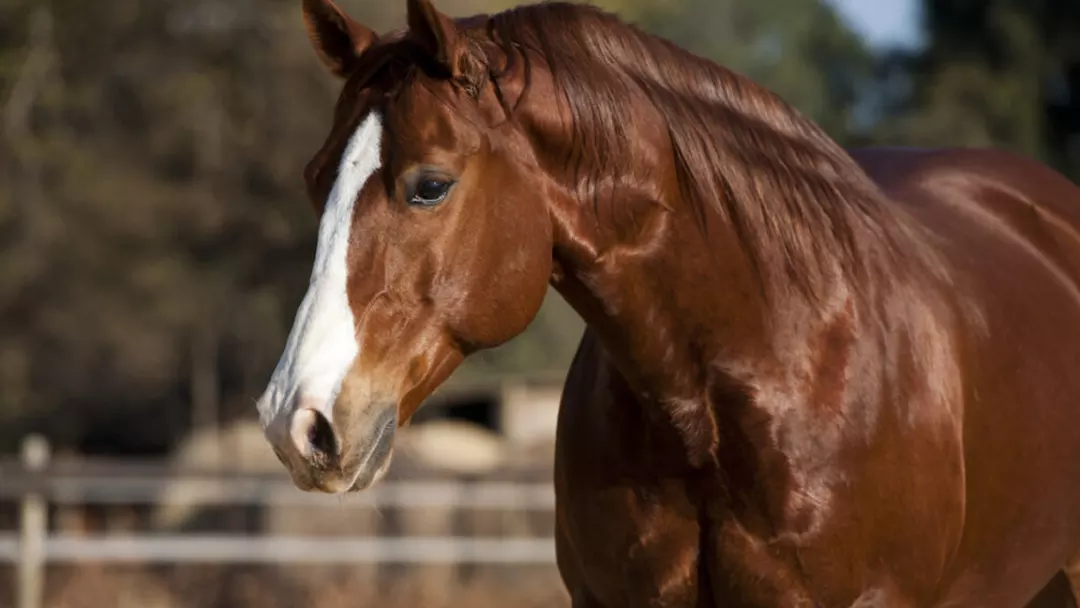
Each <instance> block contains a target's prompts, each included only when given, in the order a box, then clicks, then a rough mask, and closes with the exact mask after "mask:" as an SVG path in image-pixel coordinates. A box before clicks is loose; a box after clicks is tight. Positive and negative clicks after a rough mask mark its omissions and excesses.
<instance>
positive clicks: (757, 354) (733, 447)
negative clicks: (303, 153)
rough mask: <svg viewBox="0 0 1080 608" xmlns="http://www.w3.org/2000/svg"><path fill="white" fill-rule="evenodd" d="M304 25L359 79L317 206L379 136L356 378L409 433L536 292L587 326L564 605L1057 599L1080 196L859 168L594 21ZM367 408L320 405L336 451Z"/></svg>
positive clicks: (325, 158) (353, 300)
mask: <svg viewBox="0 0 1080 608" xmlns="http://www.w3.org/2000/svg"><path fill="white" fill-rule="evenodd" d="M305 6H306V7H307V8H308V11H307V15H308V23H309V29H310V31H312V32H313V33H314V34H315V35H314V36H313V38H314V40H315V42H316V46H317V48H318V49H319V51H320V56H322V57H323V59H324V61H325V62H326V63H327V65H328V67H329V68H330V69H331V70H332V71H333V72H334V73H337V74H339V75H340V76H342V77H344V78H346V79H347V80H346V82H345V86H344V89H343V92H342V97H341V100H340V102H339V106H338V109H337V112H336V115H335V120H334V126H333V129H332V132H331V134H330V137H329V138H328V140H327V145H326V146H325V147H324V148H323V150H322V151H320V153H319V154H318V155H317V156H316V157H315V159H314V160H313V161H312V163H311V165H310V166H309V168H308V172H307V177H308V182H309V186H310V189H311V192H312V198H313V200H314V201H316V205H317V206H318V205H319V201H321V200H324V199H325V198H326V196H327V193H328V191H329V189H330V187H331V184H332V182H333V175H332V174H333V171H332V169H333V168H334V167H336V166H337V163H338V159H339V158H340V157H341V154H342V150H343V148H344V145H345V141H346V140H347V139H348V137H349V136H350V135H351V133H352V131H353V130H355V129H356V126H357V123H358V121H359V120H360V119H361V117H362V116H364V115H365V114H366V113H368V112H370V111H372V109H373V108H378V109H380V111H382V112H384V113H385V114H386V133H385V136H384V142H383V149H382V155H383V160H384V163H383V165H384V168H383V169H381V170H380V171H379V173H378V178H377V179H376V178H373V179H372V180H371V181H370V182H368V184H367V185H366V187H365V188H364V189H363V190H362V192H361V193H360V195H359V198H358V203H357V204H358V206H357V211H356V217H355V218H354V220H353V226H352V231H353V235H354V238H353V240H352V241H351V243H352V244H351V248H352V249H351V251H350V254H349V260H350V270H351V271H355V272H353V274H351V275H350V280H349V302H350V305H351V306H352V308H353V311H354V314H355V315H356V317H357V318H358V319H363V322H362V323H360V324H359V325H358V328H357V332H358V336H361V337H363V344H364V348H363V350H362V352H361V359H360V363H358V364H357V365H356V368H355V369H356V370H357V371H356V372H355V374H354V375H352V376H350V377H348V378H346V386H353V385H357V384H356V383H357V382H360V381H361V380H363V382H367V383H368V384H364V385H363V386H368V385H369V384H370V383H371V382H374V380H371V378H377V379H378V382H380V383H381V384H380V385H379V386H385V387H387V388H385V389H380V390H382V392H380V393H379V394H380V395H384V396H388V397H387V398H392V399H393V400H396V407H397V415H398V420H399V422H402V423H403V422H405V421H407V420H408V418H409V416H410V415H411V414H412V412H413V411H414V410H415V408H416V407H418V405H419V403H420V402H421V401H422V399H423V398H424V397H426V396H427V395H428V394H429V393H430V392H431V390H433V389H434V388H435V387H436V386H437V385H438V384H439V383H440V382H442V380H443V379H445V378H446V377H447V375H449V374H450V373H451V372H452V370H453V369H454V367H456V365H457V364H458V363H459V362H460V361H461V360H462V359H463V358H464V357H465V356H467V355H468V354H469V353H471V352H473V351H475V350H477V349H480V348H487V347H490V346H494V345H496V344H499V343H501V342H504V341H505V340H508V339H510V338H512V337H513V336H515V335H517V334H518V333H520V332H521V331H523V330H524V328H525V326H526V325H527V324H528V322H529V321H530V320H531V319H532V317H533V315H535V313H536V310H537V309H538V307H539V305H540V301H541V300H542V298H543V292H544V286H545V285H546V284H547V283H550V284H551V285H553V286H554V287H555V288H556V289H557V290H559V292H560V293H561V294H562V295H563V296H564V297H565V298H566V300H567V301H568V302H569V303H570V304H571V305H572V306H574V308H575V309H576V310H577V311H578V312H579V313H580V314H581V316H582V317H583V318H584V320H585V321H586V322H587V324H588V330H587V332H586V334H585V336H584V338H583V340H582V343H581V346H580V349H579V351H578V353H577V356H576V358H575V360H574V363H573V366H572V368H571V370H570V373H569V377H568V379H567V383H566V388H565V393H564V397H563V403H562V407H561V410H560V414H559V427H558V445H557V459H556V477H555V487H556V493H557V498H558V503H557V524H558V529H557V553H558V562H559V568H560V570H561V572H562V574H563V578H564V580H565V582H566V585H567V588H568V590H569V592H570V594H571V595H572V597H573V602H574V605H575V606H576V607H579V608H583V607H591V606H598V607H599V606H602V607H606V608H616V607H624V606H625V607H634V606H665V607H704V606H746V607H767V606H768V607H771V606H827V607H833V606H836V607H847V606H918V607H922V606H941V607H945V606H965V607H998V606H1000V607H1019V606H1024V605H1026V604H1027V603H1028V602H1033V603H1031V604H1030V605H1032V606H1069V605H1075V604H1074V603H1072V602H1073V600H1072V598H1071V593H1069V590H1068V584H1067V583H1068V580H1067V579H1066V578H1064V575H1063V574H1061V573H1062V569H1063V568H1064V566H1065V565H1066V563H1067V561H1069V560H1070V559H1071V558H1072V557H1073V556H1074V555H1076V554H1077V553H1078V552H1080V373H1077V371H1078V369H1080V367H1078V364H1080V190H1078V189H1077V188H1076V187H1075V186H1074V185H1073V184H1071V183H1069V182H1068V181H1067V180H1065V179H1064V178H1062V177H1061V176H1059V175H1057V174H1055V173H1053V172H1052V171H1050V170H1049V169H1047V168H1045V167H1043V166H1041V165H1039V164H1036V163H1034V162H1031V161H1028V160H1025V159H1022V158H1017V157H1014V156H1010V155H1007V154H1004V153H1000V152H992V151H970V150H888V149H879V150H862V151H855V152H850V153H849V152H846V151H844V150H843V149H841V148H840V147H839V146H838V145H837V144H835V143H834V142H833V141H832V140H831V139H830V138H829V137H828V136H827V135H826V134H824V133H823V132H821V130H820V129H818V128H817V127H816V126H815V125H813V124H812V123H811V122H810V121H808V120H806V119H805V118H803V117H801V116H800V115H799V114H798V113H797V112H796V111H795V110H793V109H792V108H790V107H788V106H786V105H785V104H784V103H783V102H782V101H781V100H779V99H778V98H777V97H775V96H774V95H772V94H771V93H769V92H768V91H766V90H764V89H763V88H761V87H759V86H757V85H755V84H754V83H752V82H750V81H749V80H747V79H745V78H743V77H741V76H738V75H736V74H733V73H731V72H729V71H727V70H725V69H724V68H722V67H719V66H716V65H715V64H712V63H710V62H708V61H705V60H703V59H700V58H697V57H694V56H692V55H690V54H689V53H686V52H684V51H682V50H681V49H679V48H678V47H675V46H673V45H671V44H668V43H666V42H664V41H661V40H659V39H656V38H653V37H650V36H647V35H645V34H642V33H640V32H638V31H637V30H635V29H633V28H631V27H628V26H626V25H624V24H622V23H621V22H619V21H618V20H616V19H615V18H613V17H611V16H609V15H606V14H604V13H601V12H600V11H597V10H595V9H592V8H588V7H583V6H573V5H566V4H547V5H537V6H526V7H519V8H518V9H515V10H513V11H509V12H506V13H502V14H499V15H494V16H491V17H488V16H479V17H475V18H471V19H468V20H462V21H459V22H456V23H455V22H452V21H451V20H449V19H448V18H446V17H445V16H442V15H441V14H439V13H437V12H436V11H435V10H434V9H433V8H432V7H431V5H430V4H429V3H428V2H427V1H426V0H410V2H409V23H410V27H409V29H408V30H407V31H406V32H400V33H396V34H392V35H390V36H388V37H384V38H381V39H375V37H374V36H373V35H371V34H370V33H369V32H367V31H366V30H365V29H363V28H362V27H361V26H358V24H355V23H354V22H352V21H351V20H348V19H347V18H345V17H341V20H339V19H338V18H337V17H334V15H335V14H337V13H334V12H329V11H328V9H327V7H332V4H330V3H328V2H326V1H325V0H309V1H307V2H306V3H305ZM342 32H347V33H348V35H344V34H342ZM416 167H436V168H437V169H438V170H439V171H442V172H445V173H446V174H448V175H452V176H453V177H454V178H455V180H456V182H457V184H456V185H455V186H454V188H455V189H454V190H453V191H452V192H453V194H452V195H451V196H450V198H448V199H447V201H446V202H444V203H442V205H441V206H440V207H437V208H435V209H431V210H423V211H417V210H415V209H409V208H407V205H405V204H404V203H403V202H402V201H401V199H400V194H399V191H400V189H401V183H402V181H403V180H405V179H406V178H407V176H408V175H409V171H414V170H417V169H416ZM358 235H359V236H358ZM361 237H362V238H361ZM387 294H389V295H387ZM357 379H360V380H357ZM365 390H366V391H368V393H370V392H371V390H372V389H365ZM368 393H363V394H365V395H366V394H368ZM354 395H360V396H354ZM363 399H364V397H363V396H362V395H361V392H354V393H350V392H349V391H348V390H345V391H343V395H342V397H340V398H339V401H338V404H337V407H339V408H340V410H336V413H335V418H338V417H339V415H340V419H336V420H335V421H334V424H335V426H336V427H337V430H336V432H337V433H338V435H339V441H341V442H342V443H343V444H344V445H345V449H346V451H348V449H350V448H351V447H352V445H351V444H350V441H351V440H352V441H354V442H355V440H354V439H353V436H352V435H351V433H352V432H353V427H354V426H355V424H356V423H354V422H352V421H350V420H349V415H350V414H349V412H351V411H353V410H352V409H351V408H354V407H359V406H360V405H364V404H363V403H361V401H362V400H363ZM357 436H360V435H359V434H358V435H357ZM342 471H345V469H344V468H343V469H342ZM354 489H361V488H360V487H354ZM1040 590H1042V591H1041V594H1040ZM1036 594H1040V595H1039V596H1038V597H1036Z"/></svg>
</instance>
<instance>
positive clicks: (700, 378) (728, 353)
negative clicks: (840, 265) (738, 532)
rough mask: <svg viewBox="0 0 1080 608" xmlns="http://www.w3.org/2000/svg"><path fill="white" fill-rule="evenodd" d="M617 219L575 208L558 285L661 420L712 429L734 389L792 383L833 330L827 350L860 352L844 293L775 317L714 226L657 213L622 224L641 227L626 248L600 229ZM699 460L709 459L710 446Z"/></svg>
mask: <svg viewBox="0 0 1080 608" xmlns="http://www.w3.org/2000/svg"><path fill="white" fill-rule="evenodd" d="M613 204H616V205H617V204H619V202H618V201H614V202H613ZM612 211H614V212H615V213H614V214H612V213H611V212H612ZM619 211H620V210H618V209H614V210H612V209H604V208H600V209H599V210H598V211H594V210H592V209H589V208H581V207H578V208H577V210H576V211H575V213H577V214H580V215H577V216H575V217H574V218H572V219H571V220H567V221H563V222H557V226H556V231H555V238H556V261H557V262H558V263H559V265H560V267H561V269H560V271H559V276H557V277H556V279H555V280H554V281H553V284H554V285H555V287H556V289H558V290H559V291H560V293H561V294H562V295H563V296H564V297H565V298H566V300H567V301H568V302H569V303H570V304H571V305H572V306H574V308H575V309H576V310H577V311H578V312H579V313H580V314H581V315H582V317H583V318H584V319H585V321H586V322H587V323H588V324H589V325H590V327H591V328H592V329H593V331H595V332H596V334H597V336H598V337H599V338H600V340H601V342H602V343H603V345H604V347H605V350H606V351H607V352H608V354H609V355H610V357H611V358H612V360H613V362H614V363H615V365H616V366H617V367H618V368H619V370H620V371H621V372H622V375H623V376H625V377H626V379H627V381H628V382H629V384H630V385H631V386H632V388H633V389H634V390H635V392H636V393H637V395H638V397H639V401H641V402H642V403H643V404H646V405H647V406H651V407H659V408H665V409H667V410H668V412H667V415H665V416H661V417H660V418H661V419H669V420H672V421H673V422H675V423H676V424H684V423H685V425H686V426H688V427H697V428H700V427H701V423H702V422H711V423H712V424H716V423H717V420H716V419H715V416H716V415H717V412H718V411H719V410H721V409H723V406H722V404H717V403H716V401H717V400H723V399H728V398H730V397H731V395H732V394H733V393H732V388H733V385H734V386H738V385H740V384H742V385H754V384H756V383H758V382H759V381H761V380H762V379H763V377H764V376H765V375H769V374H771V375H773V376H775V377H777V378H783V377H788V376H791V375H792V374H794V373H795V370H793V369H789V368H790V367H791V366H793V365H796V364H797V363H796V361H797V360H799V359H800V358H802V359H805V353H806V352H807V351H820V350H821V347H819V346H817V344H820V343H821V341H822V339H821V336H822V334H823V333H824V332H828V331H830V327H831V328H832V331H833V332H834V334H835V335H834V338H835V339H833V341H832V343H831V344H832V346H829V348H834V349H835V348H841V349H843V348H846V344H845V341H848V342H850V341H852V340H854V332H852V331H849V330H851V328H850V323H851V322H852V319H851V310H850V304H851V303H850V301H849V299H848V298H847V297H846V294H845V292H844V291H843V289H841V288H840V287H837V288H835V289H833V290H832V292H831V296H830V297H829V298H827V300H826V302H827V303H826V305H825V306H823V307H811V306H809V305H807V304H800V303H799V300H798V299H797V298H795V297H792V298H791V299H790V301H787V302H785V303H784V305H783V306H776V305H775V304H774V305H772V306H770V305H769V303H768V302H766V300H765V298H764V296H763V295H762V290H761V284H760V279H759V278H758V276H757V275H756V274H755V272H754V268H753V266H752V264H751V262H750V258H749V256H747V255H746V253H745V252H744V251H742V249H741V247H740V246H739V245H738V243H739V240H738V239H737V238H735V234H734V233H733V231H732V230H731V229H730V228H729V227H728V226H727V225H726V224H725V223H724V222H722V221H720V219H719V217H718V216H717V217H710V218H706V219H707V220H708V224H707V226H706V230H704V231H703V230H702V229H701V227H700V226H699V225H697V224H695V221H696V220H695V218H694V216H693V215H692V213H689V212H687V213H680V212H678V211H677V210H676V211H669V210H665V209H663V208H662V206H660V205H653V206H651V207H636V208H634V209H630V210H624V212H625V213H636V214H637V215H636V217H634V218H633V219H632V221H627V224H632V225H635V226H637V227H638V230H636V231H635V232H633V233H631V235H630V236H631V238H629V239H628V238H625V237H626V231H625V230H623V229H620V228H616V227H611V226H605V227H599V226H598V224H601V223H602V218H604V217H618V215H619ZM588 214H594V215H593V217H599V218H601V220H599V221H596V220H593V221H590V220H589V215H588ZM586 227H590V228H586ZM620 237H621V238H620ZM601 243H607V245H603V244H601ZM845 324H846V325H845ZM845 332H846V333H845ZM838 343H839V346H837V344H838ZM796 353H799V354H798V355H796ZM781 384H782V382H780V381H778V382H770V384H769V386H770V387H774V388H775V387H778V386H780V385H781ZM748 388H750V387H749V386H748ZM753 388H757V387H756V386H754V387H753ZM777 390H787V389H777ZM736 392H738V391H736ZM719 415H720V416H723V415H724V412H722V411H720V413H719ZM680 417H682V418H683V419H684V420H682V421H680ZM691 417H699V418H701V419H700V420H691V419H690V418H691ZM707 439H708V438H707V437H702V438H701V440H702V441H705V440H707ZM691 449H692V450H693V449H695V448H694V447H693V446H691ZM696 449H697V450H698V451H699V452H701V453H699V454H698V458H703V457H704V456H705V454H704V452H705V451H708V450H711V446H705V445H699V446H696ZM692 459H693V457H692Z"/></svg>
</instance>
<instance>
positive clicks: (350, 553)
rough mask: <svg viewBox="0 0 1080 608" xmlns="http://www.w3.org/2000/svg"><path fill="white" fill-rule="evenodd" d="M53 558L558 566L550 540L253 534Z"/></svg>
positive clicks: (120, 539)
mask: <svg viewBox="0 0 1080 608" xmlns="http://www.w3.org/2000/svg"><path fill="white" fill-rule="evenodd" d="M45 553H46V555H47V556H48V561H49V562H54V563H71V562H135V563H147V564H150V563H154V564H185V563H186V564H191V563H201V564H237V563H242V564H279V563H303V564H312V565H317V564H342V563H359V564H363V563H367V564H374V563H378V564H405V565H434V564H443V565H450V564H476V565H551V564H554V563H555V542H554V540H553V539H550V538H493V539H485V538H456V537H425V538H349V539H340V538H290V537H270V538H259V537H250V536H192V535H183V536H179V535H177V536H169V535H163V536H150V535H147V536H131V537H126V536H98V537H92V536H91V537H81V536H80V537H65V536H59V537H57V536H53V537H50V538H48V539H47V540H46V541H45ZM18 558H19V539H18V538H17V537H15V536H14V535H0V562H14V561H16V560H17V559H18Z"/></svg>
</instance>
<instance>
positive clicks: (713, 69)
mask: <svg viewBox="0 0 1080 608" xmlns="http://www.w3.org/2000/svg"><path fill="white" fill-rule="evenodd" d="M489 28H490V29H489V31H488V32H486V33H487V34H488V35H490V36H491V37H492V38H494V40H495V42H496V43H497V44H499V45H500V46H502V47H503V49H504V50H505V51H507V52H512V51H513V50H514V48H515V47H516V48H517V49H521V50H524V51H528V52H531V53H533V54H535V55H538V56H539V57H541V58H542V59H543V61H545V62H546V64H547V67H548V69H549V70H550V71H551V73H552V77H553V79H554V83H555V86H556V88H557V89H558V90H561V92H562V93H563V95H565V99H564V100H560V102H561V103H568V105H569V111H570V115H571V116H572V117H573V127H572V128H573V140H572V145H571V146H570V150H568V155H569V156H570V157H569V158H567V159H566V160H567V162H568V163H569V164H571V165H572V167H571V169H572V170H573V171H574V174H575V175H577V176H578V184H577V185H578V186H579V187H580V188H583V189H584V193H586V194H587V195H588V196H593V197H596V196H600V190H601V189H603V188H604V187H605V186H604V184H610V183H611V181H612V177H613V176H617V175H618V174H619V172H620V171H625V167H626V166H627V165H626V160H627V159H628V158H629V156H628V154H629V153H630V151H631V142H630V140H629V137H628V133H627V127H626V122H625V121H626V120H627V117H628V116H631V115H632V112H631V111H630V110H631V104H632V103H633V101H634V99H635V95H631V94H629V93H630V92H631V91H634V92H639V93H638V95H636V98H637V99H640V98H641V94H640V93H644V94H645V95H646V96H647V98H648V99H649V100H651V102H652V103H653V104H654V105H655V107H656V109H657V110H658V111H659V112H660V113H661V114H662V115H663V117H664V119H665V121H666V123H667V128H668V130H669V135H670V138H671V142H672V145H673V147H674V151H675V159H674V161H675V165H676V168H677V171H678V181H679V186H680V188H681V190H682V192H681V194H682V196H683V197H684V198H685V199H686V200H688V201H689V202H690V203H691V204H693V205H694V206H695V207H696V211H697V213H698V214H699V215H700V214H703V213H704V212H705V211H706V210H707V207H706V206H707V205H713V208H714V209H717V207H718V209H717V210H718V211H719V212H720V213H722V214H723V215H724V216H725V218H726V220H727V221H729V222H730V223H731V225H732V227H733V228H734V230H735V232H736V233H737V235H738V237H739V238H740V239H741V241H742V244H743V246H744V247H745V249H746V250H747V252H748V253H749V255H750V257H751V259H752V261H753V263H754V264H755V266H756V267H757V268H756V269H757V271H758V274H759V276H760V277H761V280H762V286H763V287H766V286H767V285H766V283H773V285H774V286H775V285H776V283H775V281H776V280H777V279H779V280H780V281H779V283H780V284H793V285H794V286H795V287H797V288H800V290H801V291H802V292H803V293H805V294H806V295H808V296H811V297H812V296H814V293H815V291H817V290H816V287H818V286H820V285H823V284H824V282H823V281H824V280H825V277H826V276H829V275H830V274H832V273H833V272H834V270H837V269H838V270H839V271H840V272H841V273H843V274H844V275H846V278H847V279H848V282H849V284H850V287H852V288H853V289H859V288H860V285H861V284H862V283H864V282H865V280H866V279H868V278H869V276H870V274H875V273H874V272H873V271H872V270H871V269H869V268H868V266H879V265H880V264H881V263H885V264H888V265H889V266H893V264H891V263H890V262H889V260H890V259H891V260H893V261H895V260H896V259H897V258H904V257H911V256H914V257H920V256H925V255H926V252H927V250H928V248H926V247H924V246H920V244H919V243H913V242H912V241H911V240H912V239H915V238H917V237H915V233H914V232H913V231H912V228H911V226H909V225H908V222H906V221H905V219H904V217H903V216H902V215H901V214H900V213H898V212H897V211H896V210H895V209H893V207H892V206H891V205H889V204H888V202H887V201H886V200H885V197H884V194H883V193H882V192H881V191H880V189H879V188H878V187H877V186H876V185H875V184H874V183H873V182H872V181H871V180H870V178H869V177H868V176H867V175H866V174H865V173H864V172H863V171H862V169H861V167H859V166H858V164H857V163H856V162H855V161H854V160H853V159H852V158H851V157H850V156H849V155H848V154H847V153H846V152H845V151H844V150H843V148H841V147H840V146H839V145H838V144H837V143H836V142H834V141H833V140H832V139H831V138H830V137H829V136H828V135H827V134H825V133H824V132H823V131H822V130H821V129H820V128H819V127H818V126H817V125H815V124H814V123H813V122H812V121H810V120H808V119H807V118H805V117H803V116H802V115H801V114H799V113H798V112H797V111H796V110H795V109H794V108H792V107H791V106H789V105H788V104H786V103H785V102H784V101H783V100H781V99H780V98H779V97H778V96H777V95H775V94H773V93H771V92H770V91H768V90H766V89H764V88H763V87H760V86H758V85H757V84H755V83H753V82H752V81H750V80H749V79H747V78H744V77H742V76H740V75H737V74H735V73H733V72H732V71H730V70H728V69H725V68H723V67H721V66H718V65H717V64H715V63H713V62H711V61H708V60H706V59H703V58H700V57H697V56H695V55H693V54H691V53H689V52H687V51H685V50H683V49H681V48H679V47H678V46H676V45H674V44H671V43H670V42H667V41H665V40H663V39H661V38H658V37H654V36H651V35H649V34H647V33H644V32H642V31H641V30H639V29H637V28H635V27H633V26H631V25H628V24H625V23H623V22H622V21H620V20H619V19H618V18H616V17H615V16H613V15H610V14H608V13H605V12H603V11H601V10H599V9H596V8H594V7H590V6H587V5H577V4H568V3H559V2H551V3H544V4H537V5H530V6H521V7H518V8H515V9H511V10H509V11H506V12H504V13H500V14H498V15H495V16H493V17H492V18H491V21H490V22H489ZM526 54H527V53H526ZM635 89H636V91H635ZM924 260H925V258H924ZM935 265H936V264H935ZM776 273H782V274H781V275H780V276H777V274H776ZM770 279H771V280H770ZM766 291H770V290H766Z"/></svg>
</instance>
